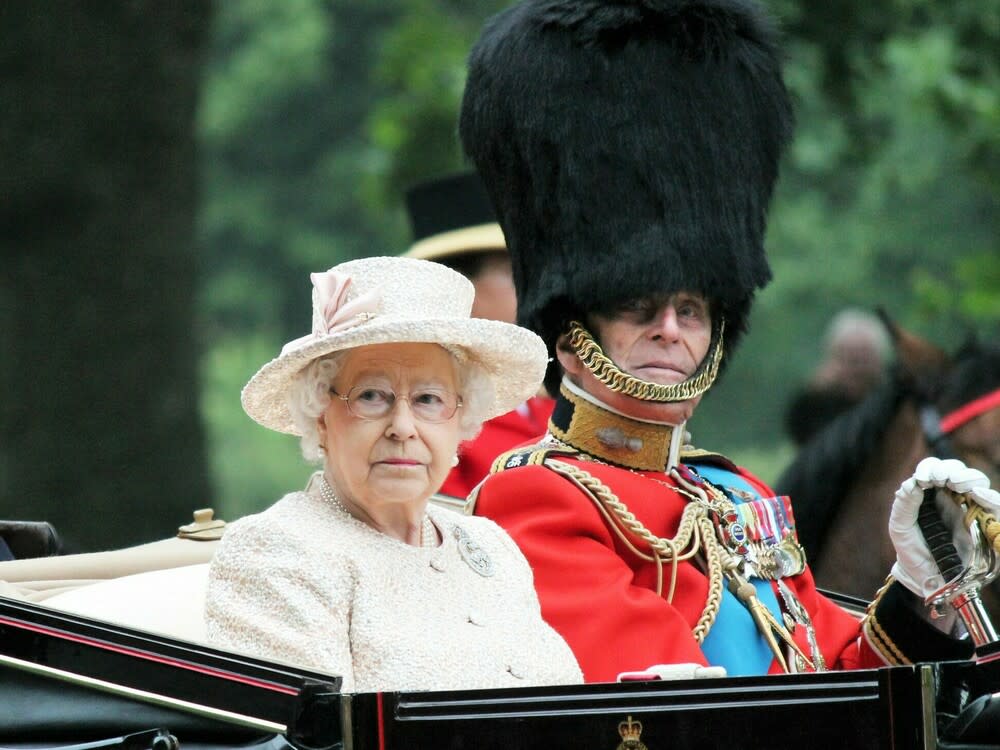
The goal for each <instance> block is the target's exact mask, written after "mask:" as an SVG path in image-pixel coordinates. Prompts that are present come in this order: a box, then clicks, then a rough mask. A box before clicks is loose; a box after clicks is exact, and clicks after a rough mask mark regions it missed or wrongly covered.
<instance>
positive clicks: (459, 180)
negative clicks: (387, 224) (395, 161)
mask: <svg viewBox="0 0 1000 750" xmlns="http://www.w3.org/2000/svg"><path fill="white" fill-rule="evenodd" d="M406 210H407V213H408V215H409V217H410V227H411V229H412V230H413V239H414V242H413V245H411V246H410V249H409V250H407V251H406V252H405V253H404V255H405V256H406V257H408V258H420V259H423V260H439V259H442V258H448V257H449V256H454V255H460V254H465V253H475V252H492V251H498V250H504V249H506V247H507V245H506V243H505V242H504V238H503V232H502V231H501V230H500V225H499V224H497V219H496V214H495V213H494V211H493V206H492V205H491V204H490V198H489V196H488V195H487V194H486V188H485V187H483V183H482V180H480V179H479V175H477V174H476V173H475V172H462V173H459V174H453V175H448V176H446V177H440V178H438V179H435V180H428V181H426V182H421V183H419V184H417V185H414V186H413V187H412V188H410V189H409V190H407V192H406Z"/></svg>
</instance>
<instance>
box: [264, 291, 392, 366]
mask: <svg viewBox="0 0 1000 750" xmlns="http://www.w3.org/2000/svg"><path fill="white" fill-rule="evenodd" d="M309 278H310V279H311V280H312V283H313V330H312V333H310V334H309V335H307V336H301V337H299V338H297V339H295V340H293V341H289V342H288V343H287V344H285V345H284V346H283V347H282V348H281V352H282V354H284V353H285V352H286V351H288V350H291V349H296V348H298V347H299V346H302V345H304V344H307V343H309V342H311V341H313V340H315V339H316V338H317V337H319V336H325V335H328V334H331V333H339V332H341V331H344V330H346V329H348V328H353V327H354V326H356V325H359V324H361V323H364V322H366V321H368V320H371V319H372V318H374V317H375V315H376V313H377V311H378V308H379V304H380V303H381V301H382V295H381V294H380V293H379V290H378V289H372V290H371V291H369V292H366V293H365V294H362V295H360V296H358V297H356V298H354V299H352V300H350V301H348V300H347V292H348V290H349V289H350V287H351V284H352V283H353V280H352V279H351V277H350V276H347V275H345V274H341V273H337V272H336V271H324V272H323V273H311V274H309Z"/></svg>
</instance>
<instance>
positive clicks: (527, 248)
mask: <svg viewBox="0 0 1000 750" xmlns="http://www.w3.org/2000/svg"><path fill="white" fill-rule="evenodd" d="M779 61H780V53H779V52H778V50H777V48H776V42H775V32H774V30H773V27H772V24H771V22H770V20H769V19H768V18H767V17H766V16H765V14H764V12H763V10H762V9H761V8H760V7H759V6H758V5H757V4H756V3H755V2H753V0H639V1H637V2H630V3H617V2H611V1H610V0H608V1H607V2H599V1H597V0H577V1H576V2H563V1H559V0H525V2H522V3H520V4H519V5H516V6H514V7H513V8H510V9H509V10H507V11H505V12H503V13H501V14H500V15H498V16H497V17H495V18H494V19H493V20H492V21H491V22H490V23H489V24H488V25H487V27H486V29H485V30H484V32H483V34H482V36H481V38H480V40H479V41H478V43H477V45H476V47H475V48H474V50H473V52H472V54H471V57H470V70H469V78H468V83H467V86H466V90H465V96H464V101H463V105H462V113H461V121H460V133H461V136H462V140H463V145H464V147H465V149H466V151H467V153H468V154H469V155H470V156H471V157H472V159H473V161H474V162H475V164H476V167H477V168H478V170H479V172H480V174H481V175H482V177H483V180H484V182H485V184H486V187H487V190H488V191H489V193H490V196H491V198H492V200H493V203H494V205H495V207H496V209H497V212H498V216H499V220H500V224H501V226H502V227H503V230H504V234H505V236H506V238H507V245H508V249H509V252H510V253H511V257H512V261H513V271H514V281H515V284H516V286H517V290H518V303H519V320H520V322H521V323H522V324H523V325H526V326H527V327H529V328H532V329H533V330H535V331H536V332H537V333H539V334H540V335H541V336H542V338H543V339H544V340H545V341H546V343H547V345H548V346H549V350H550V354H551V356H552V358H553V359H552V362H551V365H550V369H549V372H548V376H547V379H546V384H547V386H548V387H549V390H550V392H553V393H558V397H557V403H556V408H555V411H554V413H553V415H552V418H551V420H550V423H549V433H548V435H547V436H546V438H545V439H544V440H543V441H542V442H540V443H538V444H537V445H534V446H531V447H528V448H524V449H519V450H515V451H512V452H510V453H508V454H506V455H505V456H501V457H500V458H499V459H498V461H497V462H496V464H495V465H494V467H493V472H494V473H493V474H492V475H491V476H490V477H489V478H488V479H487V480H486V481H485V483H484V484H483V485H481V487H480V489H479V491H478V493H477V495H474V498H475V503H476V504H475V512H476V513H478V514H482V515H485V516H488V517H490V518H493V519H494V520H496V521H497V522H498V523H500V524H501V525H502V526H503V527H504V528H506V530H507V531H508V532H509V533H510V534H511V536H513V537H514V539H515V540H516V541H517V542H518V544H519V545H520V546H521V549H522V550H523V551H524V553H525V555H526V556H527V558H528V560H529V562H530V563H531V565H532V568H533V570H534V574H535V583H536V587H537V589H538V593H539V598H540V601H541V605H542V613H543V616H544V617H545V619H546V620H547V621H548V622H549V623H550V624H551V625H553V626H554V627H555V628H556V630H558V631H559V632H560V633H561V634H562V635H563V636H564V637H565V639H566V640H567V642H568V643H569V644H570V646H571V648H572V649H573V651H574V653H575V655H576V657H577V659H578V660H579V663H580V666H581V667H582V669H583V672H584V675H585V678H586V679H587V680H588V681H606V680H614V679H615V678H616V676H617V675H618V674H619V673H621V672H629V671H641V670H644V669H646V668H648V667H650V666H651V665H657V664H669V663H674V664H677V663H685V664H693V665H701V666H704V665H717V666H721V667H724V668H725V669H726V670H727V671H728V673H729V674H762V673H766V672H781V671H801V670H822V669H826V668H850V667H857V666H875V665H878V664H883V663H899V662H903V661H906V660H915V659H918V658H924V657H932V658H958V657H963V656H967V655H968V654H969V653H970V650H971V647H970V645H969V643H968V641H967V640H962V639H961V638H960V637H956V636H958V635H960V627H959V626H958V625H957V624H956V618H955V617H954V613H949V612H944V611H940V610H936V611H935V612H934V613H931V612H929V610H928V609H927V608H925V607H924V605H923V601H922V599H921V597H923V596H925V595H926V594H927V593H929V592H930V591H931V590H933V589H934V588H935V587H936V586H937V585H939V584H940V583H941V577H940V575H939V574H938V572H937V569H936V567H935V566H934V563H933V559H932V558H931V556H930V553H929V551H928V549H927V546H926V544H924V542H923V538H922V536H921V535H920V532H919V530H918V528H917V525H916V517H917V509H918V508H919V504H920V501H921V499H922V497H923V488H924V487H929V486H938V487H940V486H947V487H949V488H952V489H955V490H958V491H960V492H967V493H969V497H970V498H972V499H973V500H976V501H978V502H980V503H981V504H984V505H987V506H989V507H992V506H993V505H995V504H996V503H997V497H998V496H997V493H995V492H992V491H991V490H988V489H986V487H987V486H988V483H987V482H986V479H985V477H983V476H982V475H981V474H980V473H978V472H975V471H973V470H970V469H967V468H966V467H964V466H963V465H961V464H957V465H956V463H952V462H935V461H932V462H930V463H928V464H922V466H921V468H920V469H919V470H918V476H916V477H915V478H914V479H911V480H910V481H909V482H907V483H906V484H904V485H903V487H901V488H900V491H899V492H898V493H897V496H896V500H895V505H894V516H893V527H894V531H893V536H894V541H895V543H896V548H897V551H898V557H899V561H898V562H897V564H896V566H895V567H894V569H893V574H894V577H893V578H890V579H889V581H888V582H887V585H886V586H885V587H884V588H883V589H882V590H881V591H880V592H878V596H877V598H876V601H875V602H874V604H873V605H872V607H871V608H870V609H869V611H868V613H867V615H866V617H865V618H864V621H863V623H859V622H858V620H856V619H855V618H854V617H852V616H851V615H849V614H847V613H846V612H845V611H843V610H842V609H840V608H839V607H838V606H836V605H835V604H834V603H832V602H831V601H829V600H828V599H826V598H824V597H823V596H822V595H820V594H819V593H818V592H817V591H816V588H815V586H814V584H813V580H812V576H811V574H810V572H809V569H808V567H807V565H806V560H805V555H804V553H803V551H802V548H801V546H800V545H799V544H798V542H797V539H796V536H795V523H794V518H793V515H792V508H791V505H790V503H789V501H788V498H785V497H775V496H774V493H773V492H772V491H770V490H769V488H767V487H766V486H765V485H764V484H763V483H762V482H761V481H759V480H758V479H757V478H755V477H754V476H753V475H752V474H750V473H749V472H747V471H745V470H743V469H741V468H739V467H737V466H735V465H734V464H733V463H732V462H730V461H729V460H728V459H726V458H725V457H724V456H721V455H719V454H716V453H713V452H711V451H706V450H699V449H696V448H694V447H692V446H691V445H690V444H688V438H687V436H686V433H685V423H686V421H687V420H688V419H689V418H690V417H691V415H692V413H693V412H694V410H695V409H696V407H697V405H698V402H699V400H700V399H701V398H702V396H703V395H704V393H705V392H706V391H707V390H708V389H709V388H710V387H711V386H712V384H713V382H714V381H715V379H716V376H717V374H718V372H719V371H720V368H721V366H722V363H723V362H724V361H725V359H726V358H728V357H729V356H730V355H731V353H732V351H733V349H734V348H735V345H736V343H737V341H738V339H739V338H740V336H741V334H742V333H743V332H744V330H745V328H746V324H747V317H748V314H749V311H750V307H751V303H752V300H753V297H754V294H755V292H756V291H757V290H758V289H760V288H761V287H763V286H764V285H765V284H766V283H767V282H768V280H769V279H770V269H769V267H768V262H767V258H766V256H765V253H764V244H763V243H764V231H765V222H766V213H767V208H768V204H769V202H770V198H771V194H772V190H773V187H774V183H775V180H776V178H777V173H778V162H779V158H780V156H781V153H782V150H783V148H784V146H785V145H786V143H787V142H788V140H789V138H790V134H791V127H792V116H791V107H790V102H789V97H788V94H787V92H786V89H785V86H784V84H783V81H782V78H781V72H780V62H779ZM762 385H763V384H762ZM732 418H733V419H739V418H740V415H739V414H733V415H732ZM887 500H888V498H887ZM887 572H888V571H887ZM932 614H933V615H935V616H932Z"/></svg>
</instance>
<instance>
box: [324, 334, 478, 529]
mask: <svg viewBox="0 0 1000 750" xmlns="http://www.w3.org/2000/svg"><path fill="white" fill-rule="evenodd" d="M332 385H333V389H334V390H335V391H336V394H339V395H341V396H348V395H349V394H351V393H353V394H354V398H356V399H358V400H357V401H354V402H353V403H354V404H355V405H354V412H355V413H370V412H372V411H378V409H377V408H376V409H373V408H372V404H377V403H380V402H381V401H384V400H386V397H387V396H388V400H389V401H393V399H392V395H393V394H395V399H394V401H393V404H392V407H391V408H390V409H388V413H386V414H385V415H384V416H381V417H376V418H372V419H365V418H362V417H359V416H356V415H355V413H352V411H351V408H350V407H349V406H348V403H347V402H346V401H344V400H343V399H342V398H338V397H337V395H334V394H331V400H330V405H329V406H328V407H327V408H326V411H325V412H323V414H321V415H320V416H319V433H320V443H321V444H322V445H325V446H326V457H327V458H326V471H327V477H328V479H330V480H331V481H332V483H333V485H334V487H335V489H336V490H337V492H338V494H339V495H340V496H341V498H342V499H344V500H345V501H346V502H348V503H349V504H354V505H357V506H359V507H360V508H362V509H364V510H366V511H368V512H371V511H373V510H376V509H377V508H379V507H384V506H387V505H405V504H422V503H424V502H425V501H426V500H427V498H429V497H430V496H431V495H432V494H433V493H434V492H436V491H437V490H438V488H439V487H440V486H441V484H442V483H443V482H444V479H445V476H447V474H448V471H449V470H450V469H451V466H452V460H453V458H454V457H455V454H456V450H457V449H458V441H459V419H458V412H456V413H455V414H453V415H452V416H451V417H450V418H448V419H446V420H445V421H442V422H432V421H427V420H426V419H422V418H421V414H422V413H429V406H430V407H431V409H430V411H432V410H433V405H434V404H436V403H437V399H439V398H444V399H446V400H447V399H448V398H449V397H453V396H455V395H457V393H458V378H457V376H456V373H455V362H454V360H453V359H452V357H451V355H450V354H449V353H448V352H447V351H446V350H444V349H443V348H441V347H440V346H438V345H437V344H377V345H372V346H363V347H359V348H357V349H353V350H351V351H350V352H349V353H348V355H347V356H346V358H345V360H344V363H343V365H342V367H341V369H340V371H339V372H338V373H337V376H336V377H335V378H334V381H333V384H332ZM411 400H412V401H414V402H417V408H416V410H415V409H414V407H413V405H412V404H411ZM459 408H461V407H459Z"/></svg>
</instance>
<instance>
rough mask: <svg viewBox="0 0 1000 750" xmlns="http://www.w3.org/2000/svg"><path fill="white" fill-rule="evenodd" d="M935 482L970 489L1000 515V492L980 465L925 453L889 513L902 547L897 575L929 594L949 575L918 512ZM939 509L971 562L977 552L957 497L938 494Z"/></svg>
mask: <svg viewBox="0 0 1000 750" xmlns="http://www.w3.org/2000/svg"><path fill="white" fill-rule="evenodd" d="M929 487H947V488H948V489H950V490H952V491H954V492H957V493H959V494H962V495H966V497H967V498H968V499H969V500H972V501H974V502H976V503H978V504H979V505H981V506H982V507H983V508H985V509H986V510H987V511H988V512H990V513H992V514H993V515H995V516H997V518H1000V493H998V492H997V491H996V490H991V489H990V480H989V479H987V478H986V475H985V474H983V472H981V471H979V470H978V469H971V468H969V467H968V466H966V465H965V464H963V463H962V462H961V461H957V460H955V459H948V460H945V461H942V460H941V459H939V458H925V459H924V460H923V461H921V462H920V463H919V464H917V468H916V471H914V472H913V476H912V477H910V478H909V479H907V480H906V481H905V482H903V484H902V485H900V488H899V489H898V490H896V496H895V499H894V500H893V501H892V512H891V513H890V514H889V538H890V539H892V545H893V547H895V548H896V562H895V564H894V565H893V566H892V575H893V577H894V578H895V579H896V580H897V581H899V582H900V583H901V584H903V585H904V586H906V588H908V589H909V590H910V591H912V592H913V593H914V594H916V595H917V596H919V597H920V598H921V599H926V598H927V597H928V596H930V595H931V594H933V593H934V592H935V591H937V590H938V589H940V588H941V587H942V586H943V585H944V584H945V581H944V578H943V577H942V576H941V572H940V571H939V570H938V566H937V563H936V562H934V558H933V557H932V556H931V551H930V549H929V548H928V546H927V543H926V542H925V541H924V536H923V534H922V533H921V532H920V527H919V526H917V514H918V513H919V512H920V504H921V503H922V502H923V500H924V490H925V489H927V488H929ZM937 500H938V502H937V507H938V511H939V512H940V513H941V519H942V520H943V521H944V523H945V525H946V526H947V527H948V528H950V529H951V532H952V543H953V544H954V545H955V550H956V551H957V552H958V555H959V557H961V558H962V562H963V563H968V562H969V558H970V555H971V552H972V538H971V536H970V535H969V532H968V530H967V529H966V528H965V525H964V523H963V521H962V512H961V509H960V508H959V507H958V505H956V504H955V503H954V502H953V501H952V500H951V498H948V497H942V496H940V493H939V497H938V498H937Z"/></svg>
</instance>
